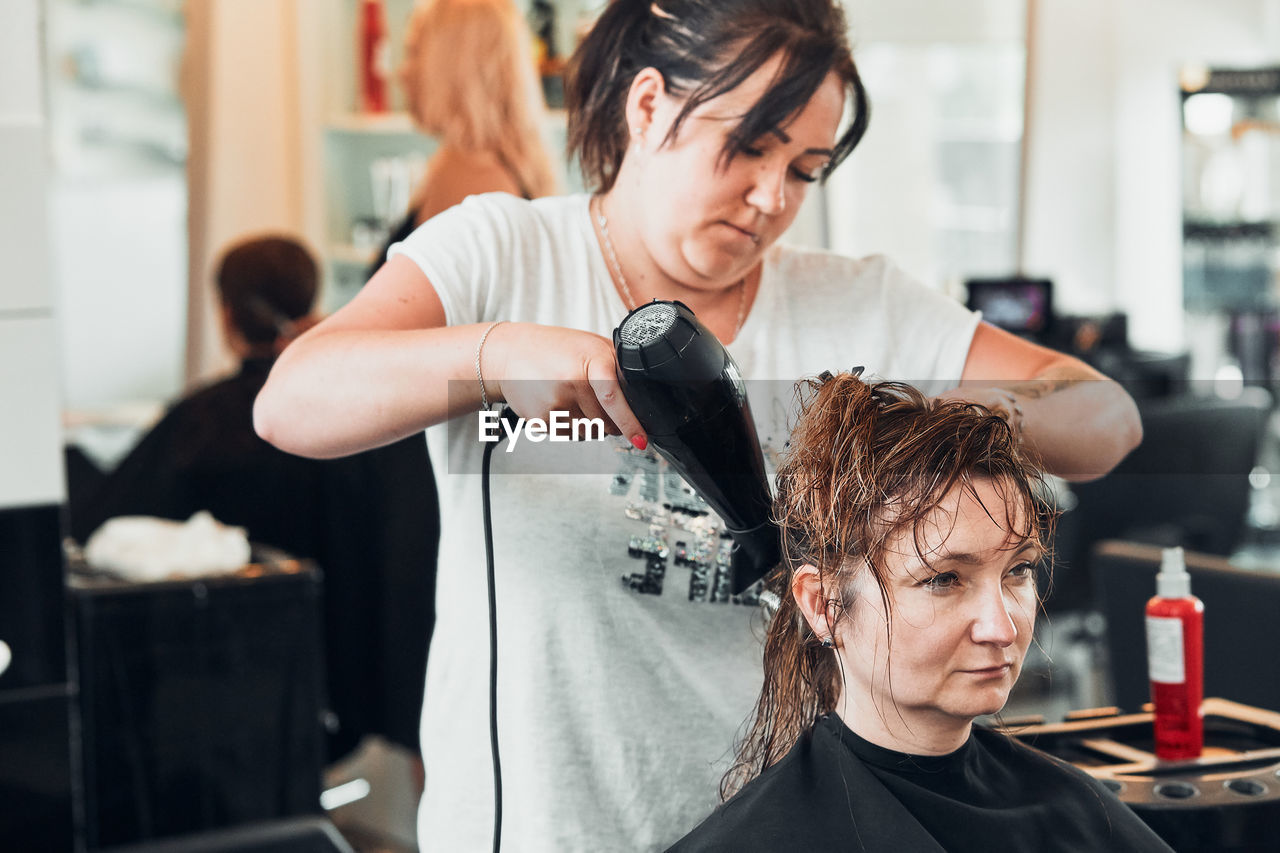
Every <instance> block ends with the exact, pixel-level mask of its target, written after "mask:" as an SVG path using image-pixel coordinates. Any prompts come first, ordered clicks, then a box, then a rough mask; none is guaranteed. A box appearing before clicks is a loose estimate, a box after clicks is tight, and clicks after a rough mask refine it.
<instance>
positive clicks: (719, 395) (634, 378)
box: [613, 300, 780, 593]
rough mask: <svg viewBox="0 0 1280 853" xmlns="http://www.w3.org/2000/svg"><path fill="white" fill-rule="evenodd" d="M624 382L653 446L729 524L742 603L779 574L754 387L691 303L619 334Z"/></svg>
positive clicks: (654, 310) (673, 305)
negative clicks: (746, 593) (750, 590)
mask: <svg viewBox="0 0 1280 853" xmlns="http://www.w3.org/2000/svg"><path fill="white" fill-rule="evenodd" d="M613 344H614V348H615V349H616V351H617V359H618V381H619V383H621V385H622V393H623V395H624V396H625V397H626V398H627V404H628V405H629V406H630V407H631V410H632V411H633V412H635V414H636V417H637V418H638V419H639V421H640V425H641V426H643V427H644V430H645V433H646V434H647V435H648V437H649V441H650V442H652V443H653V446H654V447H655V448H656V449H657V450H658V452H659V453H661V454H662V455H663V457H665V458H666V459H667V461H668V462H670V463H671V465H672V467H674V468H675V469H676V471H677V472H678V473H679V474H680V476H681V477H683V478H684V479H685V482H687V483H688V484H689V485H690V486H692V487H693V488H694V490H696V491H697V492H698V494H699V495H700V496H701V497H702V499H703V500H704V501H706V502H707V504H708V505H710V506H711V508H712V509H714V510H715V511H716V512H717V513H718V514H719V515H720V517H721V518H722V519H724V522H725V528H726V530H727V531H728V532H729V534H730V535H731V536H732V537H733V539H734V542H735V543H736V545H737V550H736V551H735V553H734V559H733V574H734V576H733V581H732V584H731V589H732V590H733V592H734V593H739V592H742V590H744V589H746V588H747V587H748V586H750V585H751V584H752V583H754V582H755V581H757V580H759V579H760V578H761V577H763V576H764V574H765V573H767V572H768V571H769V570H770V569H772V568H773V567H774V566H775V565H777V563H778V560H779V558H780V544H779V537H778V530H777V527H776V526H775V525H774V524H773V521H772V520H771V519H772V516H771V513H772V508H773V498H772V495H771V493H770V491H769V480H768V477H767V476H766V474H765V469H764V454H763V453H762V452H761V450H760V442H759V440H758V439H757V437H756V428H755V421H754V419H753V418H752V416H751V406H750V404H749V403H748V401H747V392H746V386H745V384H744V383H743V381H742V376H741V375H740V374H739V373H738V366H737V365H736V364H735V363H734V361H733V358H732V357H730V355H729V353H728V351H727V350H726V349H725V348H724V346H723V345H722V344H721V343H720V341H718V340H717V339H716V337H715V335H713V334H711V332H709V331H708V330H707V329H706V327H705V326H703V325H702V324H701V323H700V322H698V318H697V317H695V316H694V314H693V312H692V311H690V310H689V308H688V307H687V306H685V305H684V304H683V303H681V302H661V301H658V300H654V301H653V302H650V303H649V304H647V305H641V306H640V307H638V308H636V309H635V310H634V311H631V312H630V313H629V314H627V316H626V317H624V318H623V320H622V323H621V324H619V326H618V328H617V329H615V330H614V332H613Z"/></svg>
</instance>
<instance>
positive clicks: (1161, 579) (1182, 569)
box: [1156, 548, 1191, 598]
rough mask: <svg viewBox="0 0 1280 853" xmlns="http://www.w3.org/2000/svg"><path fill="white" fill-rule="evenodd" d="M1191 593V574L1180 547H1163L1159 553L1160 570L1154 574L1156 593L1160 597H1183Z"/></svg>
mask: <svg viewBox="0 0 1280 853" xmlns="http://www.w3.org/2000/svg"><path fill="white" fill-rule="evenodd" d="M1190 594H1191V575H1189V574H1188V573H1187V561H1186V557H1185V555H1184V554H1183V551H1182V548H1165V549H1164V550H1163V551H1162V552H1161V554H1160V572H1159V573H1158V574H1157V575H1156V595H1158V596H1160V597H1161V598H1185V597H1187V596H1188V595H1190Z"/></svg>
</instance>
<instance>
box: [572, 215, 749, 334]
mask: <svg viewBox="0 0 1280 853" xmlns="http://www.w3.org/2000/svg"><path fill="white" fill-rule="evenodd" d="M595 201H596V210H598V211H599V213H598V214H597V216H596V224H597V225H599V226H600V235H601V236H602V237H604V251H605V254H607V255H608V256H609V263H611V264H613V272H614V274H615V275H617V277H618V286H619V287H620V288H622V296H623V300H622V302H623V305H625V306H626V309H627V310H628V311H634V310H635V309H636V306H637V305H639V304H640V303H638V302H637V301H636V298H635V297H634V296H632V295H631V288H630V287H628V286H627V277H626V276H625V275H623V274H622V264H620V263H618V253H617V252H615V251H614V250H613V240H611V239H609V220H608V218H607V217H605V215H604V200H603V199H601V198H600V197H599V196H597V197H596V199H595ZM746 319H747V277H746V276H743V277H742V278H741V279H740V280H739V281H738V323H737V325H735V326H734V327H733V339H734V340H737V339H738V332H741V331H742V324H743V323H744V322H746Z"/></svg>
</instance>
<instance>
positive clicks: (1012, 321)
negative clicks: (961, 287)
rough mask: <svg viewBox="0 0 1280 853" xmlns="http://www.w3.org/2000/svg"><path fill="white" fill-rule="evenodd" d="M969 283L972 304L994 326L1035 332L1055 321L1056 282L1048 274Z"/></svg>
mask: <svg viewBox="0 0 1280 853" xmlns="http://www.w3.org/2000/svg"><path fill="white" fill-rule="evenodd" d="M967 286H968V289H969V299H968V302H967V304H968V306H969V308H971V309H973V310H975V311H981V312H982V319H984V320H986V321H987V322H988V323H990V324H992V325H993V326H998V327H1000V328H1001V329H1005V330H1007V331H1010V332H1015V333H1019V334H1032V335H1035V334H1042V333H1043V332H1045V331H1047V330H1048V329H1049V327H1050V325H1052V323H1053V282H1051V281H1050V280H1049V279H1047V278H975V279H970V280H969V281H968V283H967Z"/></svg>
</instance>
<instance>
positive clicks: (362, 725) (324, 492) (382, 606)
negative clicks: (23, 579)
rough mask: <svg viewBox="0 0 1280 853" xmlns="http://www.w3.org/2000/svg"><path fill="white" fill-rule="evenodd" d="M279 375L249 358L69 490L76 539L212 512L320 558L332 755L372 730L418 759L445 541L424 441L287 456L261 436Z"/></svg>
mask: <svg viewBox="0 0 1280 853" xmlns="http://www.w3.org/2000/svg"><path fill="white" fill-rule="evenodd" d="M270 369H271V360H270V359H248V360H246V361H245V362H244V363H243V364H242V365H241V369H240V372H239V373H237V374H236V375H235V376H232V377H230V378H228V379H225V380H222V381H220V382H217V383H215V384H212V385H209V386H207V387H205V388H203V389H201V390H199V391H196V392H195V393H193V394H191V395H190V396H188V397H186V398H185V399H183V400H181V401H179V402H178V403H177V404H175V405H174V406H173V407H172V408H171V409H170V410H169V411H168V413H167V414H166V415H165V416H164V417H163V418H162V419H161V420H160V422H159V423H157V424H156V426H155V428H154V429H152V430H151V431H150V432H149V433H147V435H146V436H144V437H143V439H142V440H141V441H140V442H139V443H138V445H137V446H136V447H135V448H134V449H133V450H132V451H131V452H130V453H129V455H128V456H127V457H126V458H125V460H124V461H123V462H121V463H120V465H119V466H117V468H116V469H115V470H114V471H112V472H111V473H110V474H109V475H108V476H107V477H106V479H105V480H103V481H101V482H99V483H95V484H88V485H86V486H85V487H84V488H83V489H75V488H73V489H71V494H70V498H69V507H68V509H69V516H70V529H71V534H72V536H73V537H75V538H76V539H78V540H79V541H81V542H84V541H86V539H87V537H88V536H89V534H91V533H92V532H93V531H94V530H95V529H97V527H98V526H99V525H100V524H102V523H103V522H104V521H106V520H107V519H109V518H112V517H115V516H117V515H153V516H159V517H161V518H171V519H177V520H186V519H187V518H189V517H190V516H191V515H192V514H193V513H195V512H197V511H199V510H208V511H209V512H211V513H212V514H213V516H214V517H215V518H216V519H218V521H221V522H223V523H225V524H232V525H236V526H241V527H244V528H245V529H246V531H247V533H248V536H249V539H250V541H252V542H255V543H261V544H264V545H272V546H275V547H277V548H281V549H283V550H285V551H287V552H289V553H290V554H292V555H294V556H297V557H309V558H312V559H314V560H315V561H316V562H317V563H318V564H319V566H320V569H321V571H322V572H323V577H324V602H325V614H324V624H325V648H326V675H327V679H328V692H329V699H330V707H331V709H332V710H333V711H334V712H335V713H336V715H337V717H338V726H339V728H338V730H337V731H336V732H335V733H333V734H332V736H331V737H330V739H329V744H328V758H329V760H336V759H337V758H339V757H341V756H342V755H343V754H345V753H347V752H349V751H350V750H351V749H352V748H353V747H354V746H355V745H356V744H357V743H358V741H359V739H360V738H361V737H362V736H363V735H366V734H381V735H383V736H385V737H387V738H388V739H389V740H391V741H393V742H396V743H400V744H402V745H404V746H406V747H407V748H409V749H412V750H414V751H416V750H417V748H418V724H419V715H420V714H421V709H422V688H423V682H424V680H425V672H426V655H427V644H428V642H429V639H430V635H431V628H432V625H433V623H434V618H433V617H434V600H433V596H434V588H435V560H436V549H437V545H438V540H439V535H440V520H439V507H438V505H437V503H436V488H435V480H434V478H433V477H432V471H431V464H430V461H429V459H428V456H427V450H426V442H425V440H424V439H423V437H422V436H421V435H415V436H410V437H409V438H406V439H404V440H402V441H399V442H396V443H395V444H391V445H388V446H386V447H381V448H377V449H375V450H372V451H368V452H365V453H359V454H356V455H354V456H348V457H345V458H341V459H330V460H317V459H305V458H303V457H300V456H293V455H291V454H288V453H285V452H284V451H281V450H278V449H276V448H275V447H272V446H271V445H269V444H267V442H265V441H263V440H262V439H261V438H259V437H258V436H257V434H256V433H255V432H254V430H253V401H254V398H255V397H256V396H257V395H258V391H260V390H261V389H262V385H263V383H264V382H265V381H266V378H267V373H268V372H269V371H270ZM297 416H298V417H299V418H305V417H307V416H308V415H307V413H305V412H299V413H298V415H297Z"/></svg>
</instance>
